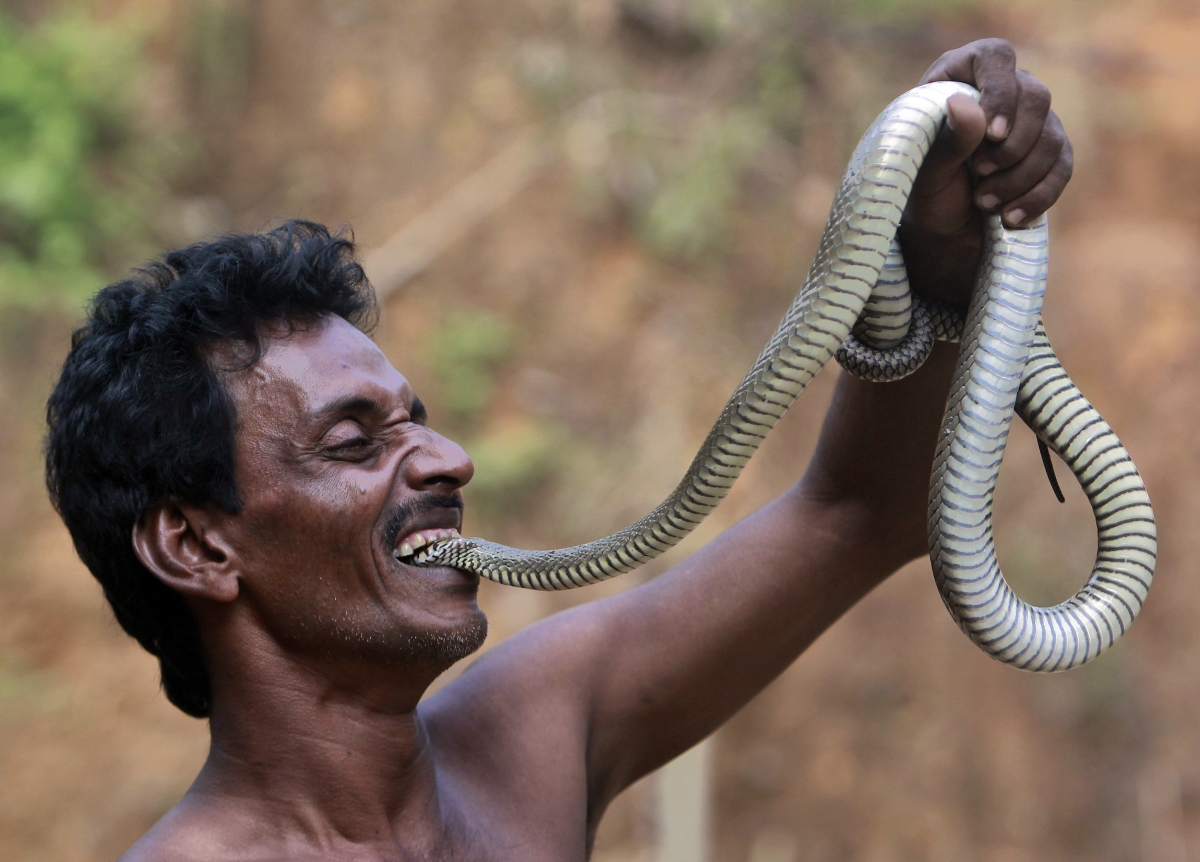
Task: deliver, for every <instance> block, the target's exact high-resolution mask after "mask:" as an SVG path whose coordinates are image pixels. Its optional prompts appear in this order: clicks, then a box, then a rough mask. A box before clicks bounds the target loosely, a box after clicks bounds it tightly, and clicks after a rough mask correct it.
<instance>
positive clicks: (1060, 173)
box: [1001, 144, 1075, 227]
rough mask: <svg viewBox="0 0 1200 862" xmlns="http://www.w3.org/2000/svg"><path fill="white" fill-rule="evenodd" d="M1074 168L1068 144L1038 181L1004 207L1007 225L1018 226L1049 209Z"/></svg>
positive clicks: (1003, 215)
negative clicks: (1048, 170)
mask: <svg viewBox="0 0 1200 862" xmlns="http://www.w3.org/2000/svg"><path fill="white" fill-rule="evenodd" d="M1074 169H1075V162H1074V158H1073V156H1072V154H1071V147H1070V144H1068V145H1067V146H1066V147H1065V148H1064V149H1063V151H1062V153H1060V154H1059V157H1058V161H1056V162H1055V163H1054V166H1053V167H1051V168H1050V172H1049V173H1047V174H1046V176H1045V178H1044V179H1042V181H1041V182H1040V183H1038V184H1037V185H1036V186H1034V187H1033V188H1032V189H1030V190H1029V191H1028V192H1026V193H1025V194H1023V195H1021V196H1020V197H1019V198H1017V199H1016V200H1014V201H1011V202H1010V203H1008V204H1007V205H1006V206H1005V207H1004V209H1003V211H1002V213H1001V216H1002V217H1003V219H1004V223H1005V224H1006V225H1008V226H1009V227H1020V226H1021V225H1025V224H1028V223H1029V222H1030V221H1032V220H1033V219H1035V218H1037V217H1038V216H1040V215H1041V214H1042V213H1044V212H1045V211H1046V210H1048V209H1050V207H1051V206H1053V205H1054V202H1055V201H1056V200H1058V197H1059V195H1061V194H1062V193H1063V189H1065V188H1066V187H1067V182H1068V180H1070V179H1071V173H1072V171H1073V170H1074Z"/></svg>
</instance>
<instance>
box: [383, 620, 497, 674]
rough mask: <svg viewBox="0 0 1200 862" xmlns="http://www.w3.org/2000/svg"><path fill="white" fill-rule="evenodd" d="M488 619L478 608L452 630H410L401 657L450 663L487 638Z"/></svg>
mask: <svg viewBox="0 0 1200 862" xmlns="http://www.w3.org/2000/svg"><path fill="white" fill-rule="evenodd" d="M487 635H488V620H487V617H486V616H485V615H484V613H483V611H477V613H476V615H475V618H474V619H473V620H471V622H469V623H467V624H465V625H463V626H460V627H458V628H457V629H453V630H451V631H424V632H413V633H411V634H409V635H408V636H407V637H406V638H405V643H404V647H403V652H404V658H405V659H407V660H410V661H418V662H438V663H441V662H445V663H448V664H453V663H454V662H457V661H460V660H461V659H464V658H466V657H467V656H469V655H471V654H472V653H474V652H477V651H478V650H479V648H480V647H482V646H483V642H484V641H485V640H487Z"/></svg>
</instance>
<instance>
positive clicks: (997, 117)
mask: <svg viewBox="0 0 1200 862" xmlns="http://www.w3.org/2000/svg"><path fill="white" fill-rule="evenodd" d="M932 81H960V82H962V83H964V84H970V85H971V86H973V87H975V88H976V89H978V90H979V91H980V92H981V93H982V97H981V99H980V101H979V102H978V103H976V102H975V101H973V100H972V99H969V98H967V97H966V96H954V97H952V98H951V99H950V104H949V109H950V110H949V122H947V124H946V125H945V126H944V127H943V129H942V134H941V136H940V137H939V139H938V141H937V142H936V143H935V144H934V147H933V149H932V150H931V151H930V153H929V156H928V157H927V158H926V160H925V164H924V165H923V166H922V167H921V172H920V173H919V174H918V175H917V181H916V183H915V184H914V186H913V191H912V196H911V197H910V198H909V201H908V207H907V208H906V209H905V211H904V219H903V222H902V224H901V228H900V234H899V236H900V243H901V246H902V247H903V249H904V259H905V264H906V266H907V267H908V273H909V278H910V281H911V282H912V285H913V289H914V290H915V291H916V292H917V293H918V294H921V295H923V296H929V297H934V298H938V299H945V300H948V301H950V302H953V303H955V304H957V305H960V306H965V305H966V304H967V301H968V300H969V298H970V295H971V288H972V287H973V286H974V281H975V275H976V273H977V271H978V268H979V252H980V246H981V242H982V232H981V228H982V222H983V219H982V214H983V213H996V212H998V213H1000V214H1001V216H1002V218H1003V219H1004V223H1005V224H1006V225H1008V226H1010V227H1020V226H1022V225H1025V224H1028V223H1029V222H1030V221H1032V220H1033V219H1035V218H1037V217H1038V216H1040V215H1041V214H1042V213H1044V212H1045V211H1046V210H1047V209H1049V208H1050V206H1051V204H1053V203H1054V202H1055V201H1056V200H1058V196H1059V195H1060V194H1062V191H1063V188H1064V187H1065V186H1066V184H1067V181H1068V180H1069V179H1070V178H1071V170H1072V164H1073V160H1072V153H1071V144H1070V142H1069V141H1068V140H1067V136H1066V134H1065V133H1064V132H1063V127H1062V123H1061V122H1059V119H1058V117H1057V116H1056V115H1055V114H1054V112H1053V111H1051V110H1050V91H1049V90H1047V89H1046V87H1045V85H1044V84H1042V83H1041V82H1040V81H1038V80H1037V79H1036V78H1034V77H1033V76H1032V75H1030V74H1029V73H1028V72H1023V71H1021V70H1019V69H1017V67H1016V53H1015V52H1014V51H1013V47H1012V45H1010V44H1009V43H1008V42H1006V41H1004V40H1003V39H981V40H980V41H978V42H972V43H971V44H969V45H965V46H963V47H962V48H958V49H956V50H954V51H949V52H947V53H945V54H943V55H942V56H941V57H940V58H939V59H938V61H937V62H936V63H934V64H933V65H932V66H930V67H929V70H928V71H927V72H926V73H925V75H924V76H923V77H922V78H921V83H922V84H928V83H930V82H932Z"/></svg>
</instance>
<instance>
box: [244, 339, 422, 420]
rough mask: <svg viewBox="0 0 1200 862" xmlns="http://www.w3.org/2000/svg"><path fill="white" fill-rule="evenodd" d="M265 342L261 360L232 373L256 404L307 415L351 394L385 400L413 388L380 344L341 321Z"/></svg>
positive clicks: (263, 341)
mask: <svg viewBox="0 0 1200 862" xmlns="http://www.w3.org/2000/svg"><path fill="white" fill-rule="evenodd" d="M261 344H262V356H261V357H260V358H259V360H258V361H257V362H255V363H254V364H253V365H252V366H250V367H249V368H246V369H244V370H241V371H236V372H234V373H232V374H231V375H229V379H230V382H231V383H232V384H233V388H234V389H235V391H236V390H241V394H244V395H246V396H249V397H250V399H251V400H252V401H254V402H255V403H260V404H261V403H263V402H264V401H266V402H273V403H277V404H278V406H281V407H282V406H284V404H285V403H286V404H288V405H289V406H290V407H292V408H293V409H295V410H299V411H304V412H307V411H311V410H313V409H316V408H319V407H320V406H321V405H322V404H324V403H326V402H327V401H329V400H330V399H331V398H337V397H342V396H345V395H347V394H350V393H352V392H359V391H363V392H364V394H365V393H370V394H371V395H374V396H381V395H384V394H385V393H386V394H396V393H399V392H401V391H407V390H408V383H407V381H406V380H405V379H404V377H403V375H401V374H400V372H399V371H397V370H396V369H395V368H394V367H393V366H392V364H391V362H389V361H388V358H387V357H386V356H384V354H383V351H381V350H380V349H379V347H378V346H377V345H376V344H375V342H373V341H372V340H371V339H370V338H369V337H367V335H366V334H365V333H363V332H362V331H361V330H359V329H357V328H356V327H355V326H354V325H353V324H351V323H349V322H348V321H346V320H344V319H342V318H340V317H325V318H322V319H321V320H320V321H318V322H317V323H315V324H312V325H308V326H304V327H302V328H297V329H294V330H292V331H290V332H289V331H287V330H284V329H279V330H277V331H275V332H271V331H270V330H268V331H267V332H266V333H264V336H263V337H262V338H261Z"/></svg>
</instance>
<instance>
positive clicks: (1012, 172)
mask: <svg viewBox="0 0 1200 862" xmlns="http://www.w3.org/2000/svg"><path fill="white" fill-rule="evenodd" d="M1053 119H1054V121H1053V122H1046V123H1045V124H1044V126H1043V128H1042V134H1041V136H1040V137H1039V138H1038V140H1037V142H1036V143H1035V144H1034V145H1033V147H1032V148H1031V149H1030V150H1029V154H1028V155H1026V156H1025V158H1023V159H1021V160H1020V161H1019V162H1017V163H1016V164H1015V165H1012V166H1011V167H1009V168H1008V169H1007V170H1002V171H998V172H996V173H993V174H991V175H990V176H988V177H986V178H984V179H983V180H981V181H980V182H979V184H978V185H977V186H976V187H975V192H974V194H975V202H976V204H977V205H978V206H979V208H980V209H982V210H986V211H994V210H997V209H1000V208H1002V207H1006V206H1007V205H1008V204H1010V203H1012V202H1013V201H1015V200H1016V199H1017V198H1019V197H1020V196H1021V195H1023V194H1025V193H1026V192H1028V191H1029V190H1031V189H1032V188H1034V187H1035V186H1037V184H1038V183H1040V182H1041V181H1042V179H1043V178H1045V177H1046V175H1047V174H1049V173H1050V169H1051V168H1053V167H1054V165H1055V163H1056V162H1058V159H1059V156H1060V155H1061V154H1062V151H1063V149H1064V148H1065V147H1066V145H1067V136H1066V134H1065V133H1064V132H1063V130H1062V124H1061V123H1059V122H1058V118H1057V117H1054V118H1053ZM1013 134H1016V132H1015V131H1014V132H1013ZM1034 215H1036V213H1035V214H1034Z"/></svg>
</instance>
